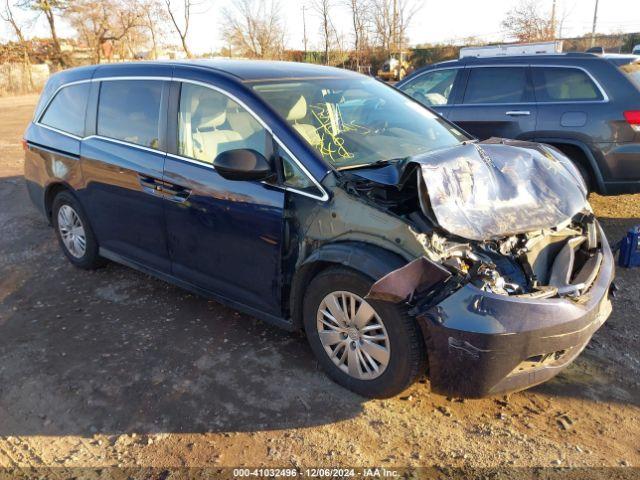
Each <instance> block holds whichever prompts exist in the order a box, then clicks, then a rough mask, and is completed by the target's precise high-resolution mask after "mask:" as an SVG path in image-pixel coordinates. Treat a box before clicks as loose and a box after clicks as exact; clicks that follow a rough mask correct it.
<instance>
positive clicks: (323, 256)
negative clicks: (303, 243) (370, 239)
mask: <svg viewBox="0 0 640 480" xmlns="http://www.w3.org/2000/svg"><path fill="white" fill-rule="evenodd" d="M407 261H408V260H407V259H406V258H403V257H402V256H400V255H398V254H397V253H393V252H391V251H389V250H386V249H385V248H382V247H379V246H376V245H372V244H369V243H364V242H355V241H346V242H335V243H329V244H325V245H323V246H321V247H320V248H318V249H316V250H314V251H313V252H312V253H311V254H310V255H309V256H308V257H307V258H306V259H305V260H304V261H303V262H302V264H301V265H300V266H299V267H298V268H297V270H296V272H295V273H294V275H293V280H292V283H291V293H290V297H289V309H290V313H291V319H292V321H293V325H294V327H295V328H296V329H302V326H303V322H302V310H303V300H304V294H305V291H306V288H307V286H308V285H309V283H310V282H311V280H312V279H313V278H314V277H315V276H316V275H318V274H319V273H320V272H321V271H323V270H326V269H327V268H329V267H331V266H334V265H341V266H345V267H348V268H351V269H353V270H355V271H357V272H360V273H362V274H364V275H367V276H368V277H371V278H372V279H373V280H378V279H380V278H382V277H383V276H385V275H386V274H387V273H389V272H392V271H393V270H396V269H398V268H400V267H402V266H404V265H405V264H406V263H407Z"/></svg>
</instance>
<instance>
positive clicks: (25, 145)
mask: <svg viewBox="0 0 640 480" xmlns="http://www.w3.org/2000/svg"><path fill="white" fill-rule="evenodd" d="M20 143H22V150H24V151H25V152H26V151H27V150H29V144H28V143H27V141H26V140H25V139H24V138H23V139H22V140H21V142H20Z"/></svg>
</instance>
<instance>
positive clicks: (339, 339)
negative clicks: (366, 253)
mask: <svg viewBox="0 0 640 480" xmlns="http://www.w3.org/2000/svg"><path fill="white" fill-rule="evenodd" d="M316 326H317V329H318V335H319V337H320V342H321V343H322V346H323V347H324V350H325V352H326V353H327V355H329V358H330V359H331V361H332V362H333V363H334V365H336V366H337V367H338V368H340V369H341V370H342V371H343V372H345V373H347V374H348V375H349V376H351V377H353V378H356V379H358V380H372V379H374V378H376V377H378V376H380V375H382V373H383V372H384V371H385V369H386V368H387V365H388V364H389V359H390V342H389V335H388V334H387V330H386V328H385V326H384V323H383V322H382V320H381V319H380V317H379V316H378V314H377V313H376V311H375V310H374V308H373V307H372V306H371V305H370V304H369V303H367V302H366V301H365V300H364V299H363V298H361V297H359V296H358V295H356V294H354V293H351V292H346V291H337V292H331V293H330V294H328V295H327V296H326V297H324V299H323V300H322V302H320V306H319V307H318V312H317V315H316Z"/></svg>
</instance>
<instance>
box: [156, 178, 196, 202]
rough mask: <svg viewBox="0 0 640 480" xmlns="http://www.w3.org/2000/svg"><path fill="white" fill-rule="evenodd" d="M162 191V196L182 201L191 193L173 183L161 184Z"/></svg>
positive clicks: (170, 199)
mask: <svg viewBox="0 0 640 480" xmlns="http://www.w3.org/2000/svg"><path fill="white" fill-rule="evenodd" d="M162 193H163V194H164V198H166V199H167V200H169V201H172V202H176V203H183V202H184V201H186V200H187V198H189V196H190V195H191V190H189V189H188V188H185V187H181V186H180V185H175V184H173V183H165V184H164V185H163V186H162Z"/></svg>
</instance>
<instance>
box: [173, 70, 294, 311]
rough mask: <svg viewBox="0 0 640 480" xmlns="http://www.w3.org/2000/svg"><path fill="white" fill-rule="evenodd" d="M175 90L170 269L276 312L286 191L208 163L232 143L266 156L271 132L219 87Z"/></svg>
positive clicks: (185, 278) (269, 152)
mask: <svg viewBox="0 0 640 480" xmlns="http://www.w3.org/2000/svg"><path fill="white" fill-rule="evenodd" d="M173 95H175V96H178V98H177V101H175V100H174V102H173V103H174V104H177V115H176V116H177V122H176V121H175V120H174V121H171V120H170V122H169V125H170V133H169V134H170V135H174V136H175V137H174V138H177V147H176V153H175V154H169V155H168V156H167V159H166V162H165V168H164V178H163V180H164V183H165V187H164V188H165V192H166V193H167V195H166V196H165V198H166V200H167V202H166V208H165V218H166V224H167V227H166V228H167V242H168V246H169V253H170V257H171V270H172V274H173V276H175V277H177V278H178V279H180V280H183V281H186V282H188V283H190V284H192V285H195V286H197V287H200V288H202V289H205V290H207V291H209V292H212V293H213V294H216V295H218V296H222V297H224V299H226V300H231V301H233V302H238V303H242V304H243V305H246V306H249V307H252V308H257V309H260V310H261V311H264V312H268V313H272V314H274V315H279V314H280V313H281V311H280V305H281V302H280V278H281V247H282V232H283V222H284V220H283V209H284V195H285V192H284V190H283V189H281V188H278V187H275V186H271V185H268V184H266V183H262V182H259V181H245V180H243V181H233V180H227V179H224V178H223V177H222V176H221V175H219V174H218V173H217V172H216V170H215V168H214V167H213V165H212V163H213V160H214V158H215V157H216V156H217V155H218V154H220V153H222V152H224V151H227V150H232V149H237V148H249V149H253V150H256V151H258V152H260V153H262V154H263V155H264V156H265V157H266V158H271V157H272V153H273V152H272V150H273V148H272V138H271V135H270V134H269V133H268V132H267V131H266V130H265V129H264V128H263V127H262V126H261V125H260V124H259V123H258V121H257V120H256V119H255V118H254V117H253V116H252V115H251V114H250V113H249V112H248V111H247V110H245V109H244V108H243V107H242V106H240V105H238V104H237V103H235V102H234V101H233V100H231V99H230V98H228V97H227V96H226V95H224V94H223V93H221V92H219V91H217V90H213V89H210V88H207V87H204V86H201V85H194V84H190V83H186V82H185V83H181V84H180V88H176V89H175V91H174V92H173ZM174 111H175V109H174ZM171 125H173V126H174V127H171Z"/></svg>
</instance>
